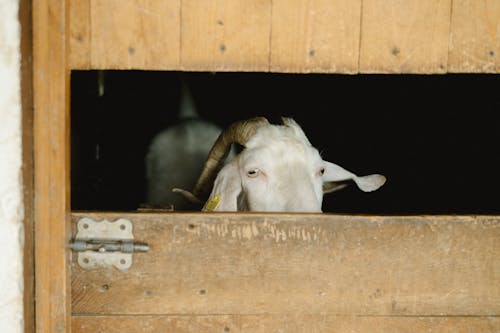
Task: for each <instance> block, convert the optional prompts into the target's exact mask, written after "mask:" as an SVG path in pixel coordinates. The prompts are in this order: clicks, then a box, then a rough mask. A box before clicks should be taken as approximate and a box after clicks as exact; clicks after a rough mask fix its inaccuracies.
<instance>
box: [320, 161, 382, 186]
mask: <svg viewBox="0 0 500 333" xmlns="http://www.w3.org/2000/svg"><path fill="white" fill-rule="evenodd" d="M324 163H325V173H324V174H323V181H324V182H340V181H345V180H349V179H352V180H353V181H354V182H355V183H356V185H357V186H358V187H359V189H360V190H361V191H363V192H371V191H375V190H377V189H379V188H380V187H381V186H382V185H384V183H385V181H386V178H385V176H383V175H379V174H372V175H366V176H357V175H355V174H354V173H352V172H350V171H347V170H346V169H344V168H342V167H340V166H338V165H336V164H333V163H331V162H326V161H325V162H324ZM336 189H340V188H335V187H334V188H333V189H331V190H330V191H328V192H333V191H335V190H336ZM328 192H325V193H328Z"/></svg>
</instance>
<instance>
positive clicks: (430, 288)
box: [72, 213, 500, 316]
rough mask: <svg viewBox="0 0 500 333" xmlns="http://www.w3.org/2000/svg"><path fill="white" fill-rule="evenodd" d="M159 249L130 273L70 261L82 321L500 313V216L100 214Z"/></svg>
mask: <svg viewBox="0 0 500 333" xmlns="http://www.w3.org/2000/svg"><path fill="white" fill-rule="evenodd" d="M82 216H90V217H94V218H96V219H101V218H107V219H109V220H113V219H116V218H118V217H127V218H129V219H131V220H132V221H133V223H134V234H135V236H136V239H138V240H140V241H145V242H147V243H149V244H150V246H151V250H150V252H149V253H143V254H135V255H134V263H133V266H132V267H131V268H130V269H129V270H128V271H118V270H116V269H107V270H106V269H105V270H94V271H83V270H81V269H80V268H79V267H78V266H77V265H75V262H76V259H73V261H72V263H73V264H72V299H73V302H72V305H73V308H72V309H73V313H75V314H264V313H265V314H286V313H296V314H307V313H316V314H317V313H321V314H330V315H412V316H413V315H418V316H424V315H431V316H435V315H453V316H469V315H483V316H493V315H499V314H500V284H499V283H498V281H499V280H498V279H499V276H500V256H498V253H500V217H498V216H496V217H495V216H477V217H473V216H407V217H403V216H344V215H335V214H257V213H253V214H252V213H247V214H236V213H219V214H208V213H207V214H201V213H171V214H124V213H121V214H119V213H118V214H113V213H108V214H91V213H74V214H73V222H75V221H77V220H78V219H79V218H80V217H82Z"/></svg>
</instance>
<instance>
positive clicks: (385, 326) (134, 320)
mask: <svg viewBox="0 0 500 333" xmlns="http://www.w3.org/2000/svg"><path fill="white" fill-rule="evenodd" d="M72 328H73V330H72V332H73V333H87V332H103V333H104V332H105V333H128V332H144V333H148V332H151V333H153V332H176V333H184V332H186V333H187V332H206V333H210V332H214V333H220V332H233V333H240V332H251V333H267V332H287V333H302V332H310V333H315V332H369V333H388V332H398V333H414V332H428V333H469V332H481V333H496V332H498V330H499V329H500V318H498V317H360V316H329V315H320V314H317V315H316V314H311V315H224V316H213V315H206V316H133V317H127V316H74V317H73V319H72Z"/></svg>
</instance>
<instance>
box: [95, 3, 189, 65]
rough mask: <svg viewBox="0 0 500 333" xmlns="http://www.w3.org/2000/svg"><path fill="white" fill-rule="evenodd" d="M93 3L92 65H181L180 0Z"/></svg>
mask: <svg viewBox="0 0 500 333" xmlns="http://www.w3.org/2000/svg"><path fill="white" fill-rule="evenodd" d="M90 3H91V8H90V11H91V13H90V17H91V33H90V35H91V43H90V47H91V66H92V68H96V69H163V70H165V69H176V68H178V66H179V45H180V0H171V1H167V0H162V1H158V0H91V2H90Z"/></svg>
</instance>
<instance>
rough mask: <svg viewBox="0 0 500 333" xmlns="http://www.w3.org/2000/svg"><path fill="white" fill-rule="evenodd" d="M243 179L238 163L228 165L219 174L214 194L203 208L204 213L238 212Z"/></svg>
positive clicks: (213, 190) (215, 182)
mask: <svg viewBox="0 0 500 333" xmlns="http://www.w3.org/2000/svg"><path fill="white" fill-rule="evenodd" d="M240 192H241V179H240V174H239V172H238V165H237V163H236V162H231V163H228V164H226V165H225V166H224V167H223V168H222V169H221V170H220V171H219V173H218V174H217V177H216V178H215V181H214V187H213V189H212V193H210V197H209V198H208V200H207V202H206V203H205V205H204V206H203V211H205V212H210V211H237V210H238V204H237V200H238V195H239V194H240Z"/></svg>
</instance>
